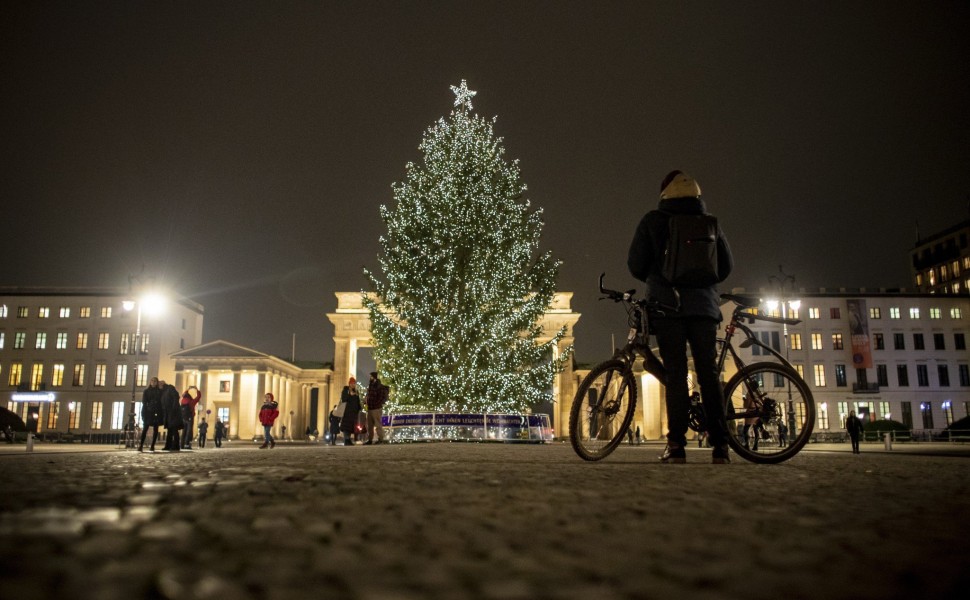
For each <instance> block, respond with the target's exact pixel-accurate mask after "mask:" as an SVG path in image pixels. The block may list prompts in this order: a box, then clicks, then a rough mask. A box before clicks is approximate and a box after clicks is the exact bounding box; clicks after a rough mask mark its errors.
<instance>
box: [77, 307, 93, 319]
mask: <svg viewBox="0 0 970 600" xmlns="http://www.w3.org/2000/svg"><path fill="white" fill-rule="evenodd" d="M77 313H78V316H79V317H81V318H82V319H90V318H91V307H90V306H82V307H81V309H80V310H79V311H77Z"/></svg>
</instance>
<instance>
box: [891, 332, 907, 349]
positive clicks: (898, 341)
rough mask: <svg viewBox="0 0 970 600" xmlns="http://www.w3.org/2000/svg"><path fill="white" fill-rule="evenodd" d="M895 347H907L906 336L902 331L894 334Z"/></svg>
mask: <svg viewBox="0 0 970 600" xmlns="http://www.w3.org/2000/svg"><path fill="white" fill-rule="evenodd" d="M893 348H895V349H896V350H905V349H906V338H905V337H903V334H901V333H894V334H893Z"/></svg>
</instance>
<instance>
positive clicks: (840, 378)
mask: <svg viewBox="0 0 970 600" xmlns="http://www.w3.org/2000/svg"><path fill="white" fill-rule="evenodd" d="M835 385H836V386H838V387H845V385H846V383H845V365H835Z"/></svg>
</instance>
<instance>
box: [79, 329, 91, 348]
mask: <svg viewBox="0 0 970 600" xmlns="http://www.w3.org/2000/svg"><path fill="white" fill-rule="evenodd" d="M87 348H88V334H87V333H85V332H83V331H82V332H79V333H78V334H77V349H78V350H87Z"/></svg>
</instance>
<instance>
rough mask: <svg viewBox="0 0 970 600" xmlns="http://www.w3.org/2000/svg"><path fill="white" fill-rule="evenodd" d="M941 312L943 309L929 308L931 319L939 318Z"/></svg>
mask: <svg viewBox="0 0 970 600" xmlns="http://www.w3.org/2000/svg"><path fill="white" fill-rule="evenodd" d="M942 312H943V311H941V310H940V309H939V308H931V309H930V318H931V319H939V318H940V317H941V316H942Z"/></svg>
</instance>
